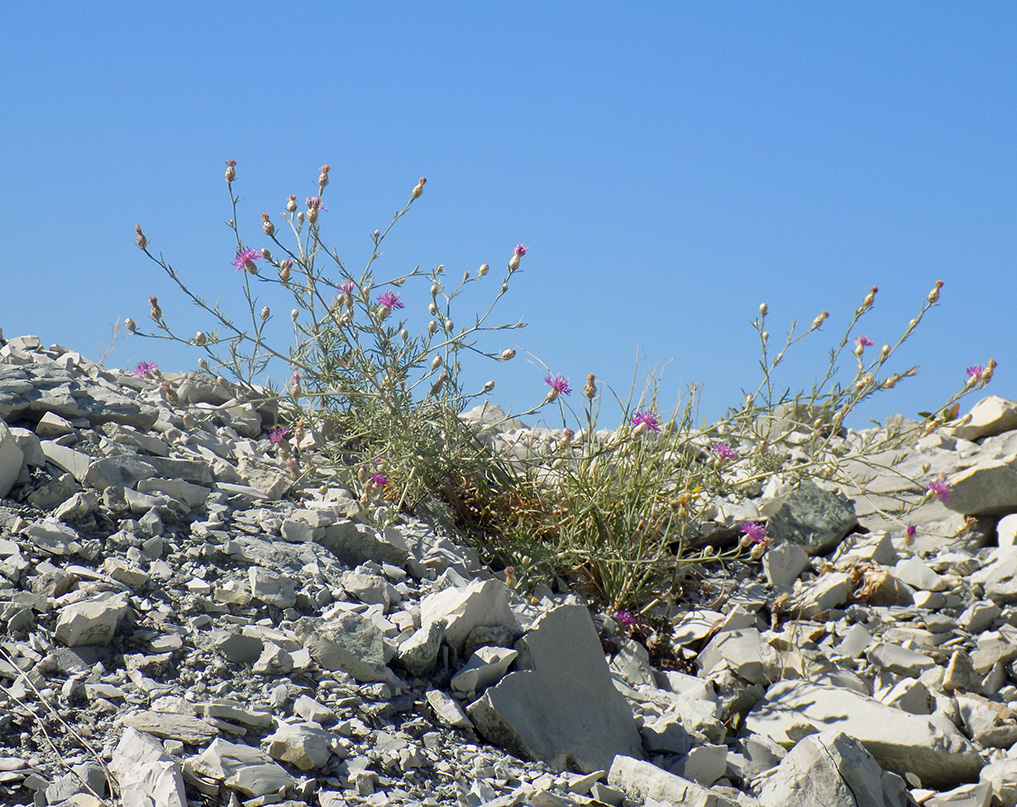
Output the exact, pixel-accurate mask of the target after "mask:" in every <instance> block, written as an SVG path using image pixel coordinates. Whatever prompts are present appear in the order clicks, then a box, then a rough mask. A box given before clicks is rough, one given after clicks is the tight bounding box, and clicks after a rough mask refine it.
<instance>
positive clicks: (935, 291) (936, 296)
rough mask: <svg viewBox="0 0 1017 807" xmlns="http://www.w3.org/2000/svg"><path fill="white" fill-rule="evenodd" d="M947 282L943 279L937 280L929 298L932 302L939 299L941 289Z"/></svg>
mask: <svg viewBox="0 0 1017 807" xmlns="http://www.w3.org/2000/svg"><path fill="white" fill-rule="evenodd" d="M944 285H945V284H944V283H943V281H942V280H937V281H936V285H935V287H933V289H932V291H930V292H929V297H928V300H929V302H930V303H935V302H937V301H938V300H939V290H940V289H941V288H943V286H944Z"/></svg>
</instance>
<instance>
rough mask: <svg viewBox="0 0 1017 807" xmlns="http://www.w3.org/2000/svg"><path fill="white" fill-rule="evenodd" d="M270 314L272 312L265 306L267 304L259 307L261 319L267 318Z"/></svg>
mask: <svg viewBox="0 0 1017 807" xmlns="http://www.w3.org/2000/svg"><path fill="white" fill-rule="evenodd" d="M271 315H272V312H271V311H269V309H268V306H267V305H266V306H265V307H264V308H262V309H261V318H262V319H263V320H266V319H268V318H269V317H270V316H271Z"/></svg>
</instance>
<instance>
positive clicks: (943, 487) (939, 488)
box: [926, 479, 951, 502]
mask: <svg viewBox="0 0 1017 807" xmlns="http://www.w3.org/2000/svg"><path fill="white" fill-rule="evenodd" d="M926 490H928V492H929V493H933V494H935V496H936V498H937V499H939V500H940V501H941V502H947V501H950V493H951V490H950V486H949V485H948V484H946V482H944V481H943V480H942V479H936V480H935V481H933V482H930V483H929V486H928V487H927V488H926Z"/></svg>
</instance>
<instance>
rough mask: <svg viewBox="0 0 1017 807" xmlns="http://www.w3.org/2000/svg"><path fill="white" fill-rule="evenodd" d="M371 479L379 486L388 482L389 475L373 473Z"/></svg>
mask: <svg viewBox="0 0 1017 807" xmlns="http://www.w3.org/2000/svg"><path fill="white" fill-rule="evenodd" d="M371 481H372V482H373V483H374V484H375V485H376V486H378V487H379V488H383V487H385V485H387V484H388V477H387V476H385V474H371Z"/></svg>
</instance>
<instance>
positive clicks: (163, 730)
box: [123, 711, 219, 745]
mask: <svg viewBox="0 0 1017 807" xmlns="http://www.w3.org/2000/svg"><path fill="white" fill-rule="evenodd" d="M123 722H124V723H125V724H126V725H128V726H130V727H131V728H135V729H137V730H138V731H143V732H145V734H151V735H153V736H155V737H162V738H163V739H171V740H180V741H182V742H185V743H188V744H190V745H204V744H205V743H207V742H209V741H210V740H213V739H215V738H216V737H218V736H219V732H218V731H217V730H216V729H215V727H214V726H212V725H210V724H208V723H206V722H205V721H204V720H200V719H198V718H197V717H193V716H191V715H181V714H171V713H169V712H150V711H145V712H132V713H131V714H128V715H126V716H125V717H124V718H123Z"/></svg>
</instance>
